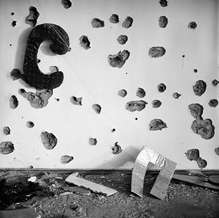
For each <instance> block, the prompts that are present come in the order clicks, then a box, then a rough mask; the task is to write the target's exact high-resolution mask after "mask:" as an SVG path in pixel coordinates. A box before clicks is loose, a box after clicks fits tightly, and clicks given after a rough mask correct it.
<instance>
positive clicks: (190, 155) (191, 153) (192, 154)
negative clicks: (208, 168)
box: [185, 148, 199, 161]
mask: <svg viewBox="0 0 219 218" xmlns="http://www.w3.org/2000/svg"><path fill="white" fill-rule="evenodd" d="M185 155H186V157H187V159H188V160H190V161H193V160H194V161H197V160H198V158H199V150H198V149H196V148H193V149H189V150H187V151H186V153H185Z"/></svg>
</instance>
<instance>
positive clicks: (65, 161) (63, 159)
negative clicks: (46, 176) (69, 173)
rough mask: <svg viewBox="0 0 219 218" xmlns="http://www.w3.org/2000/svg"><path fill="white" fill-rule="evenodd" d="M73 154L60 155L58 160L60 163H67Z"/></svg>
mask: <svg viewBox="0 0 219 218" xmlns="http://www.w3.org/2000/svg"><path fill="white" fill-rule="evenodd" d="M73 159H74V158H73V156H70V155H62V156H61V158H60V162H61V163H62V164H67V163H69V162H71V161H72V160H73Z"/></svg>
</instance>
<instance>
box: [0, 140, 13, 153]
mask: <svg viewBox="0 0 219 218" xmlns="http://www.w3.org/2000/svg"><path fill="white" fill-rule="evenodd" d="M13 151H14V144H13V143H12V142H10V141H5V142H1V143H0V153H1V154H10V153H12V152H13Z"/></svg>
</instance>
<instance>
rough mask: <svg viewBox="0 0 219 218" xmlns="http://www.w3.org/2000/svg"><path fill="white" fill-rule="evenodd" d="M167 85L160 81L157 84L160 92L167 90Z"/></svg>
mask: <svg viewBox="0 0 219 218" xmlns="http://www.w3.org/2000/svg"><path fill="white" fill-rule="evenodd" d="M166 88H167V87H166V85H165V84H164V83H160V84H158V86H157V89H158V92H164V91H165V90H166Z"/></svg>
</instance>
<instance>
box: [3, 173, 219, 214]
mask: <svg viewBox="0 0 219 218" xmlns="http://www.w3.org/2000/svg"><path fill="white" fill-rule="evenodd" d="M72 172H75V171H73V170H71V171H70V170H56V171H51V170H33V169H30V170H18V171H15V170H1V171H0V218H5V217H7V218H10V217H16V218H19V217H21V218H26V217H28V218H32V217H35V218H44V217H45V218H47V217H48V218H50V217H51V218H58V217H60V218H67V217H79V218H81V217H91V218H146V217H155V218H181V217H182V218H189V217H194V218H201V217H203V218H204V217H212V218H217V217H219V206H218V205H219V191H214V190H210V189H207V188H202V187H197V186H194V185H189V184H185V183H183V182H178V181H175V180H172V181H171V184H170V186H169V189H168V193H167V196H166V197H165V199H164V200H159V199H157V198H155V197H153V196H151V195H150V194H148V193H145V196H144V197H143V198H140V197H138V196H136V195H134V194H132V193H131V192H130V188H131V171H129V170H116V171H115V170H108V171H106V170H105V171H98V170H96V171H95V170H94V171H79V175H80V176H81V177H83V178H85V179H87V180H90V181H93V182H96V183H101V184H103V185H106V186H108V187H111V188H114V189H116V190H117V191H118V192H117V193H116V194H114V195H112V196H109V197H107V196H105V195H104V194H100V193H94V192H92V191H90V190H87V189H85V188H82V187H77V186H74V185H69V184H67V183H66V182H65V178H66V177H67V176H68V175H69V174H71V173H72ZM155 177H156V175H154V174H153V173H152V174H148V175H147V176H146V179H145V184H151V183H152V181H154V178H155ZM15 214H16V215H15Z"/></svg>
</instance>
